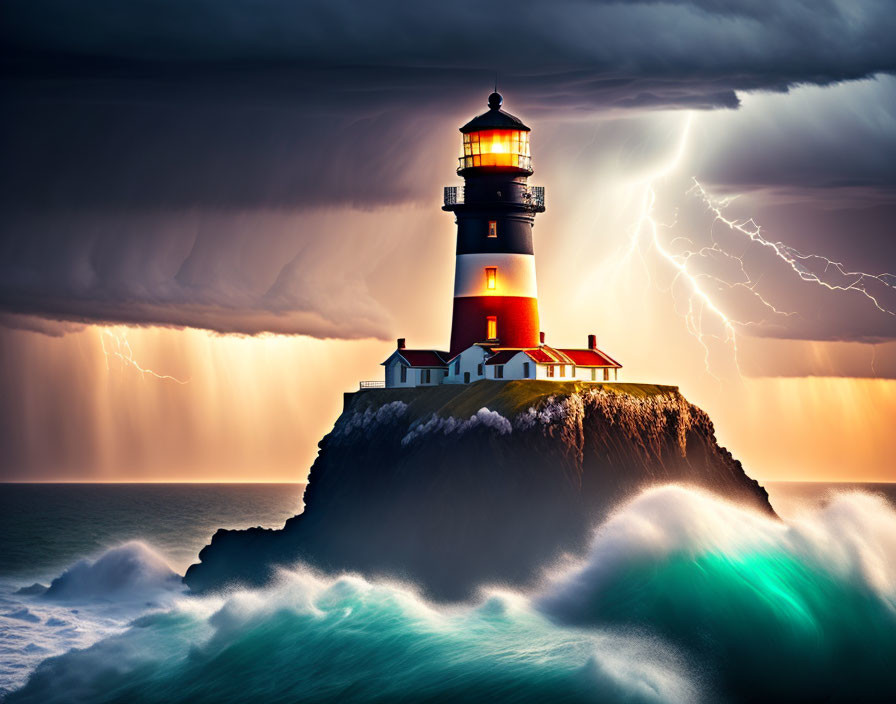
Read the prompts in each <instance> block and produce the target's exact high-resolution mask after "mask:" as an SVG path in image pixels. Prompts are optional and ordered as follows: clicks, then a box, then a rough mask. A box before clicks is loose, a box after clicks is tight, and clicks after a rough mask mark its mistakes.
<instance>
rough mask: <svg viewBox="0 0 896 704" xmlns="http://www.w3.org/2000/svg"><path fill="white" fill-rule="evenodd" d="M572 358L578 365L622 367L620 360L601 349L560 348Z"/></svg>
mask: <svg viewBox="0 0 896 704" xmlns="http://www.w3.org/2000/svg"><path fill="white" fill-rule="evenodd" d="M558 352H562V353H563V354H564V355H565V356H567V357H569V359H570V360H572V363H573V364H575V365H576V366H577V367H620V368H621V367H622V365H621V364H619V362H617V361H615V360H614V359H612V358H610V357H609V356H608V355H606V354H604V353H603V352H601V351H600V350H567V349H563V350H558Z"/></svg>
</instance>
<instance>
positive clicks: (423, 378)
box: [420, 369, 432, 384]
mask: <svg viewBox="0 0 896 704" xmlns="http://www.w3.org/2000/svg"><path fill="white" fill-rule="evenodd" d="M431 371H432V370H431V369H421V370H420V383H421V384H428V383H429V381H430V372H431Z"/></svg>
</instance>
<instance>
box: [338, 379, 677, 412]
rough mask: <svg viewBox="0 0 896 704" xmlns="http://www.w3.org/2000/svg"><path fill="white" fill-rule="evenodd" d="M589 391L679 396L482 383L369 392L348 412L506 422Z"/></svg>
mask: <svg viewBox="0 0 896 704" xmlns="http://www.w3.org/2000/svg"><path fill="white" fill-rule="evenodd" d="M586 389H602V390H604V391H606V392H608V393H613V394H626V395H629V396H635V397H637V398H648V397H650V396H660V395H663V394H673V393H678V387H677V386H661V385H659V384H627V383H621V382H609V383H607V382H584V381H543V380H535V379H520V380H513V381H494V380H491V379H482V380H480V381H475V382H473V383H472V384H442V385H441V386H427V387H418V388H414V389H365V390H364V391H358V392H355V394H354V395H353V396H352V399H351V403H350V405H348V406H347V409H350V410H352V411H361V412H363V411H364V410H365V409H367V408H371V407H377V406H381V405H383V404H386V403H391V402H392V401H403V402H404V403H406V404H408V412H409V414H410V415H411V417H412V418H413V419H416V418H425V417H427V416H429V415H432V414H433V413H435V414H436V415H439V416H442V417H444V418H448V417H452V416H453V417H455V418H469V417H470V416H471V415H473V414H474V413H476V411H478V410H479V409H480V408H483V407H485V408H488V409H489V410H492V411H496V412H498V413H500V414H501V415H502V416H504V417H505V418H512V417H513V416H515V415H517V414H518V413H522V412H524V411H526V410H527V409H529V408H530V407H532V406H536V407H537V406H538V405H539V404H540V403H541V402H543V401H545V400H547V399H548V398H549V397H551V396H555V397H557V396H560V397H562V396H569V395H572V394H575V393H577V392H579V391H583V390H586Z"/></svg>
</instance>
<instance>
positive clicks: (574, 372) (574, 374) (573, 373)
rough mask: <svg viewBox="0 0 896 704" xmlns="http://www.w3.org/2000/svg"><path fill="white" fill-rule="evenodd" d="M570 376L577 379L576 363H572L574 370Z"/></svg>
mask: <svg viewBox="0 0 896 704" xmlns="http://www.w3.org/2000/svg"><path fill="white" fill-rule="evenodd" d="M570 376H571V377H572V378H573V379H575V376H576V365H575V364H573V365H572V372H571V373H570Z"/></svg>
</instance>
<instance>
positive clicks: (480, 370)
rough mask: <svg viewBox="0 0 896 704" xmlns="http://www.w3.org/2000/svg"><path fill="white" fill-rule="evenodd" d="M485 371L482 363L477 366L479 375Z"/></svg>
mask: <svg viewBox="0 0 896 704" xmlns="http://www.w3.org/2000/svg"><path fill="white" fill-rule="evenodd" d="M484 372H485V370H484V369H483V368H482V365H481V364H480V365H479V366H477V367H476V374H477V376H482V374H483V373H484Z"/></svg>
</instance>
